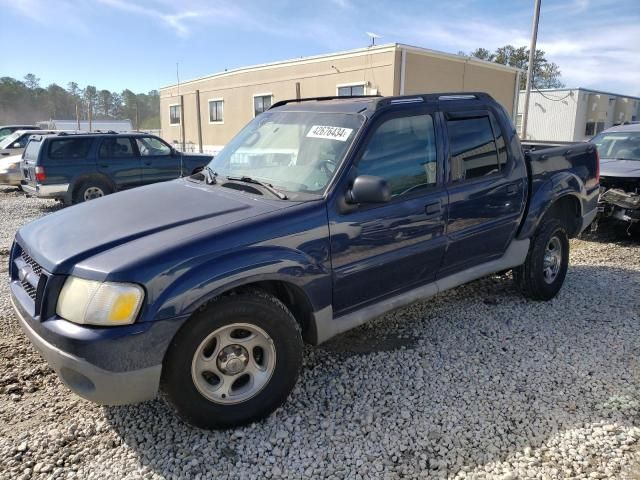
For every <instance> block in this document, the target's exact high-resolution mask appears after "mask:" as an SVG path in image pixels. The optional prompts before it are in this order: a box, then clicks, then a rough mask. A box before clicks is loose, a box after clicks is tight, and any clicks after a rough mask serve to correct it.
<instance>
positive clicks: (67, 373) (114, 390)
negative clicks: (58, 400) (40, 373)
mask: <svg viewBox="0 0 640 480" xmlns="http://www.w3.org/2000/svg"><path fill="white" fill-rule="evenodd" d="M11 303H12V304H13V309H14V311H15V313H16V316H17V317H18V321H19V323H20V327H21V328H22V330H23V331H24V333H25V334H26V335H27V337H29V340H31V343H33V345H34V346H35V347H36V349H38V351H39V352H40V353H41V354H42V356H43V357H44V358H45V360H46V361H47V363H48V364H49V366H51V368H53V370H55V372H56V373H57V374H58V376H59V377H60V379H61V380H62V382H63V383H64V384H65V385H67V386H68V387H69V388H70V389H71V390H73V391H74V392H75V393H77V394H78V395H80V396H81V397H83V398H86V399H87V400H91V401H92V402H95V403H100V404H103V405H127V404H131V403H138V402H144V401H145V400H151V399H153V398H154V397H155V396H156V394H157V393H158V387H159V385H160V374H161V370H162V366H161V365H156V366H153V367H148V368H143V369H140V370H133V371H129V372H109V371H107V370H103V369H101V368H99V367H96V366H95V365H92V364H90V363H88V362H87V361H86V360H83V359H82V358H78V357H74V356H73V355H70V354H68V353H66V352H64V351H62V350H60V349H59V348H57V347H55V346H53V345H51V344H50V343H48V342H47V341H45V340H44V339H42V338H41V337H40V336H39V335H38V334H37V333H36V332H35V331H34V330H33V329H32V328H31V327H30V326H29V324H28V323H27V321H26V319H25V318H24V317H23V315H22V313H21V311H20V309H18V308H17V307H16V304H15V300H14V298H13V296H12V298H11Z"/></svg>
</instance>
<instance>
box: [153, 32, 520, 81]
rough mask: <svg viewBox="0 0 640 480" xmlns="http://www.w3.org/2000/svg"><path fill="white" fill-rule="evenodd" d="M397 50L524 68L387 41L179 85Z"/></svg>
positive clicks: (204, 77) (211, 76)
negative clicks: (242, 73) (381, 43)
mask: <svg viewBox="0 0 640 480" xmlns="http://www.w3.org/2000/svg"><path fill="white" fill-rule="evenodd" d="M395 50H407V51H409V52H414V53H419V54H422V55H428V56H432V57H440V58H445V59H448V60H454V61H458V62H470V63H474V64H478V65H482V66H485V67H488V68H494V69H496V70H503V71H509V72H519V71H522V70H520V69H518V68H514V67H510V66H508V65H502V64H500V63H495V62H489V61H486V60H480V59H479V58H475V57H470V56H466V55H457V54H454V53H447V52H441V51H438V50H431V49H428V48H422V47H416V46H413V45H406V44H403V43H387V44H383V45H374V46H371V47H365V48H356V49H353V50H345V51H341V52H333V53H325V54H321V55H312V56H308V57H300V58H293V59H288V60H281V61H277V62H269V63H262V64H258V65H250V66H246V67H239V68H233V69H229V70H225V71H224V72H218V73H213V74H210V75H204V76H202V77H196V78H193V79H191V80H186V81H184V82H180V83H179V85H180V86H184V85H189V84H191V83H194V82H199V81H202V80H209V79H212V78H217V77H224V76H227V75H232V74H236V73H241V72H249V71H258V70H264V69H270V68H279V67H286V66H290V65H294V64H305V63H315V62H321V61H326V60H327V59H330V58H348V57H358V56H362V55H369V54H371V53H373V52H375V53H382V52H386V51H395ZM177 85H178V83H172V84H170V85H164V86H162V87H160V90H163V89H167V88H172V87H175V86H177Z"/></svg>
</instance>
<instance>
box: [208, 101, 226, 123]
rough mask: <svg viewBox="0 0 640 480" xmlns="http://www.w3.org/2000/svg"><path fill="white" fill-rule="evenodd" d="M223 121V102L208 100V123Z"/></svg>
mask: <svg viewBox="0 0 640 480" xmlns="http://www.w3.org/2000/svg"><path fill="white" fill-rule="evenodd" d="M223 121H224V101H223V100H209V123H220V122H223Z"/></svg>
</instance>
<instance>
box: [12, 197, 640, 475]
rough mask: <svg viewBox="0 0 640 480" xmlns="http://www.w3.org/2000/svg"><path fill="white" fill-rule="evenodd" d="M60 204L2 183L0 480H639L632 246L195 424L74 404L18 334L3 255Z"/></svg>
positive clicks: (333, 360) (366, 349) (402, 327)
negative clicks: (228, 422) (241, 424)
mask: <svg viewBox="0 0 640 480" xmlns="http://www.w3.org/2000/svg"><path fill="white" fill-rule="evenodd" d="M57 208H59V207H58V206H57V205H56V204H55V203H54V202H43V201H38V200H33V199H25V198H23V197H22V196H20V195H18V194H17V192H14V191H12V190H2V189H0V222H1V224H0V257H2V258H0V261H1V266H0V279H1V280H0V358H1V362H0V478H2V479H5V478H6V479H16V478H82V479H85V478H96V479H98V478H131V479H133V478H179V477H182V478H216V479H224V478H255V479H262V478H399V477H401V478H405V477H416V478H452V479H453V478H455V479H457V478H476V479H483V478H485V479H488V478H498V479H524V478H542V479H546V478H548V479H560V478H562V479H564V478H616V479H618V478H622V479H624V478H635V479H640V417H639V414H640V404H639V398H638V387H639V386H640V368H639V360H638V358H639V354H640V333H639V331H638V323H639V321H640V313H639V312H640V308H639V307H640V255H639V253H640V245H639V244H638V242H632V241H627V240H624V241H613V239H612V238H606V237H603V236H602V235H599V236H588V237H586V238H583V239H580V240H573V241H572V242H571V247H572V256H571V266H570V269H569V274H568V276H567V280H566V284H565V286H564V288H563V290H562V292H561V293H560V295H559V296H558V298H556V299H554V300H553V301H551V302H548V303H536V302H530V301H526V300H524V299H523V298H522V297H521V296H519V295H518V294H517V293H516V292H515V291H514V290H513V288H512V286H511V279H510V277H509V275H505V276H493V277H490V278H486V279H483V280H480V281H477V282H474V283H472V284H469V285H466V286H464V287H460V288H457V289H455V290H452V291H450V292H448V293H446V294H443V295H440V296H438V297H437V298H435V299H432V300H429V301H427V302H423V303H421V304H416V305H414V306H411V307H408V308H404V309H402V310H398V311H396V312H394V313H391V314H389V315H386V316H385V317H384V318H381V319H379V320H377V321H375V322H373V323H371V324H368V325H365V326H363V327H361V328H358V329H356V330H354V331H352V332H349V333H347V334H346V335H343V336H341V337H339V338H337V339H335V340H334V341H332V342H330V343H329V344H326V345H323V346H321V347H319V348H315V349H314V348H307V350H306V352H305V360H304V368H303V372H302V375H301V378H300V380H299V382H298V385H297V387H296V388H295V390H294V392H293V394H292V395H291V397H290V399H289V401H288V402H287V403H286V405H285V406H284V407H282V408H280V409H279V410H278V411H277V412H276V413H275V414H273V415H272V416H271V417H269V418H268V419H267V420H265V421H263V422H261V423H257V424H253V425H250V426H248V427H245V428H239V429H236V430H229V431H224V432H207V431H201V430H198V429H195V428H192V427H190V426H188V425H186V424H184V423H183V422H181V421H180V420H178V419H177V418H176V416H175V415H174V414H173V412H172V411H171V409H170V408H169V407H168V406H167V404H166V403H165V402H164V401H163V400H161V399H159V400H155V401H153V402H148V403H145V404H142V405H137V406H129V407H100V406H96V405H93V404H91V403H89V402H86V401H84V400H82V399H80V398H78V397H76V396H74V395H73V394H71V393H70V392H69V391H68V390H67V389H66V388H65V387H64V386H63V385H62V384H61V383H60V381H59V380H58V379H57V377H56V376H55V374H54V373H53V372H52V371H51V370H50V369H49V368H48V367H47V365H46V364H45V363H44V361H43V360H42V359H41V358H40V356H39V355H38V354H37V353H36V352H35V351H34V349H33V348H32V347H31V346H30V344H29V342H28V341H27V340H26V339H25V337H24V336H23V335H22V333H21V332H20V330H19V328H18V327H17V325H16V322H15V319H14V317H13V313H12V311H11V307H10V304H9V299H8V291H7V281H6V275H7V273H6V269H7V267H6V265H7V254H8V248H9V246H10V242H11V239H12V237H13V234H14V232H15V230H16V228H18V227H19V226H20V225H21V224H23V223H26V222H27V221H29V220H31V219H34V218H37V217H39V216H41V215H44V214H46V213H48V212H51V211H53V210H55V209H57Z"/></svg>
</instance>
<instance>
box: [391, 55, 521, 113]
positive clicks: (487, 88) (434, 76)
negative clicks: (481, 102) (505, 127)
mask: <svg viewBox="0 0 640 480" xmlns="http://www.w3.org/2000/svg"><path fill="white" fill-rule="evenodd" d="M405 72H406V73H405V75H406V77H405V89H404V93H405V94H407V95H410V94H413V93H428V92H465V91H467V92H470V91H480V92H487V93H489V94H490V95H491V96H493V98H495V99H496V100H497V101H498V102H500V103H501V104H502V106H504V107H505V108H506V109H507V112H509V113H511V112H512V111H513V103H514V99H515V93H516V91H517V90H516V81H517V76H518V75H517V71H516V70H514V69H506V68H503V67H501V66H498V65H495V66H494V65H491V64H487V63H484V62H483V63H479V62H476V61H473V60H470V59H468V58H467V57H463V56H460V57H458V58H455V57H450V56H447V57H442V58H439V57H437V56H434V55H431V54H423V53H419V52H413V51H408V52H407V54H406V70H405Z"/></svg>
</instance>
